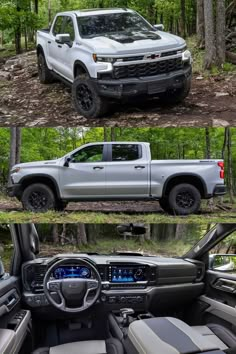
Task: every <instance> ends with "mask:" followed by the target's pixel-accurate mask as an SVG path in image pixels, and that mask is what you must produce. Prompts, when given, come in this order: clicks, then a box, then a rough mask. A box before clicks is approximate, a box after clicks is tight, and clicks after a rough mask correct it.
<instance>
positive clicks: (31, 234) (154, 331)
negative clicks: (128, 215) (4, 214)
mask: <svg viewBox="0 0 236 354" xmlns="http://www.w3.org/2000/svg"><path fill="white" fill-rule="evenodd" d="M131 228H132V230H131ZM134 229H135V226H134V225H132V226H130V225H120V226H119V230H120V232H127V231H130V232H133V231H134ZM141 229H142V227H141V226H137V229H136V232H144V231H142V230H141ZM235 231H236V224H217V225H215V226H214V227H213V228H211V229H210V230H208V232H207V233H206V234H205V236H204V237H203V238H202V239H201V240H200V241H199V242H198V243H197V244H196V245H195V246H194V247H193V248H192V249H190V250H189V251H188V252H187V253H186V254H185V255H184V256H183V257H178V258H177V257H176V258H171V257H159V256H152V255H142V254H141V253H140V254H135V253H127V254H126V253H125V252H124V253H120V254H108V255H106V254H96V253H94V254H93V253H91V254H90V253H84V254H82V253H64V254H56V255H53V256H50V257H41V256H39V252H40V246H41V244H40V241H39V236H38V233H37V229H36V227H35V225H34V224H12V225H11V226H10V232H11V237H12V243H13V245H14V253H13V256H12V261H11V267H10V271H9V273H6V272H5V271H4V267H3V262H2V261H1V262H0V353H4V354H11V353H20V354H22V353H24V354H28V353H33V354H49V353H50V354H62V353H63V354H64V353H68V354H75V353H76V354H140V353H141V354H172V353H173V354H177V353H180V354H190V353H196V354H197V353H204V354H223V353H236V272H235V271H234V268H235V267H234V264H235V265H236V255H234V254H232V255H229V254H227V255H223V254H222V255H212V254H211V250H212V249H213V248H215V247H216V246H217V245H218V244H219V243H220V242H223V241H224V240H225V239H226V238H227V237H232V234H233V233H234V232H235ZM235 235H236V234H235ZM221 261H222V262H221ZM235 269H236V268H235Z"/></svg>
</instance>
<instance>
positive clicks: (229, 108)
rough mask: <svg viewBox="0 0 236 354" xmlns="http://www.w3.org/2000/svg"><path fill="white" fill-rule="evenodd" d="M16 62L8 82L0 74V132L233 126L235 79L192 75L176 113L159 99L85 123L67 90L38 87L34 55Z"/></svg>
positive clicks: (116, 107)
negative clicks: (4, 128)
mask: <svg viewBox="0 0 236 354" xmlns="http://www.w3.org/2000/svg"><path fill="white" fill-rule="evenodd" d="M21 58H23V59H21ZM19 60H21V61H20V63H21V65H22V67H20V64H18V66H19V69H18V70H15V71H14V70H13V71H12V72H10V71H9V77H7V78H5V79H4V78H3V77H2V78H1V73H0V125H1V126H11V125H18V126H28V127H33V126H64V127H65V126H70V127H72V126H92V127H93V126H104V125H105V126H120V127H128V126H130V127H141V126H160V127H169V126H173V127H177V126H187V127H188V126H189V127H193V126H195V127H206V126H210V127H216V126H222V127H225V126H229V125H230V126H236V73H234V74H228V75H219V76H217V77H211V78H203V77H201V76H199V75H195V76H194V78H193V85H192V91H191V94H190V96H189V97H188V99H187V100H186V101H185V103H184V104H181V105H178V106H175V107H171V108H170V107H169V108H164V107H161V105H160V102H159V101H158V99H149V100H148V101H145V102H137V99H136V100H134V101H131V102H129V104H116V105H113V106H112V108H111V110H110V112H109V114H108V115H107V116H106V117H105V118H102V119H85V118H83V117H81V116H79V115H78V114H77V113H76V112H75V110H74V108H73V105H72V102H71V94H70V89H69V88H68V87H66V86H64V85H63V84H61V83H58V82H57V83H53V84H51V85H41V84H40V83H39V80H38V77H37V66H36V58H35V53H32V52H31V53H28V54H27V55H25V56H21V57H20V59H19ZM22 63H23V64H22ZM3 68H4V66H3V64H2V65H1V66H0V69H3ZM9 70H10V69H9ZM9 78H10V80H8V79H9Z"/></svg>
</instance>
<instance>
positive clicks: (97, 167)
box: [93, 166, 104, 171]
mask: <svg viewBox="0 0 236 354" xmlns="http://www.w3.org/2000/svg"><path fill="white" fill-rule="evenodd" d="M93 169H94V170H95V171H96V170H104V167H102V166H96V167H93Z"/></svg>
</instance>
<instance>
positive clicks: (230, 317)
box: [201, 232, 236, 335]
mask: <svg viewBox="0 0 236 354" xmlns="http://www.w3.org/2000/svg"><path fill="white" fill-rule="evenodd" d="M235 247H236V232H234V233H233V234H232V235H230V236H228V237H227V238H226V239H225V240H224V241H222V242H221V243H220V244H218V245H217V246H216V247H215V248H214V249H212V251H211V255H210V266H209V268H210V269H209V270H208V271H207V273H206V292H205V295H203V296H202V297H201V301H202V302H203V304H204V307H205V310H204V317H205V320H206V322H207V323H217V324H221V325H223V326H226V327H228V328H230V329H231V330H233V332H235V335H236V331H235V330H234V326H236V257H235V256H234V257H230V256H227V257H226V258H225V257H224V259H223V257H222V256H221V254H226V253H227V254H229V253H233V254H234V253H235ZM217 254H218V256H217V257H215V256H214V255H217ZM213 260H214V261H213Z"/></svg>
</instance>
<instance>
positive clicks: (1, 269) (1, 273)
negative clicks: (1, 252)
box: [0, 258, 5, 279]
mask: <svg viewBox="0 0 236 354" xmlns="http://www.w3.org/2000/svg"><path fill="white" fill-rule="evenodd" d="M4 275H5V269H4V265H3V262H2V260H1V258H0V279H2V278H3V277H4Z"/></svg>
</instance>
